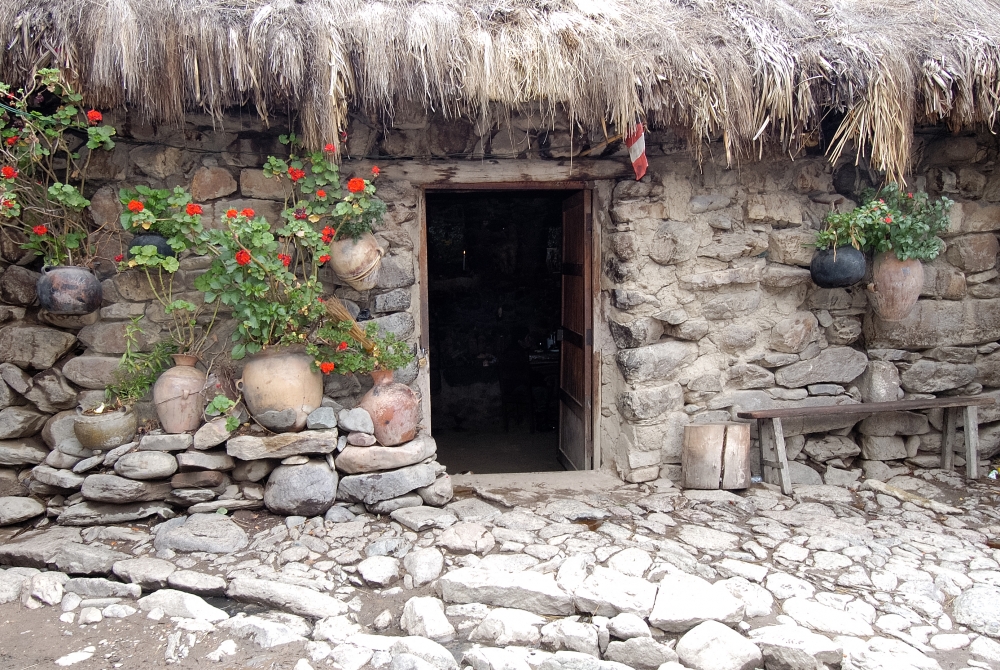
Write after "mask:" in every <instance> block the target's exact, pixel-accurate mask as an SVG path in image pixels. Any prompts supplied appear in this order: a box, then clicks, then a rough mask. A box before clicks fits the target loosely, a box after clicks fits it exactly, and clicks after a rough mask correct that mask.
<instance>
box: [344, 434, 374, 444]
mask: <svg viewBox="0 0 1000 670" xmlns="http://www.w3.org/2000/svg"><path fill="white" fill-rule="evenodd" d="M376 443H377V442H376V440H375V436H374V435H372V434H370V433H359V432H357V431H355V432H353V433H348V434H347V444H349V445H352V446H355V447H371V446H374V445H375V444H376Z"/></svg>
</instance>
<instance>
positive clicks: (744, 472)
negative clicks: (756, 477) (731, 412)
mask: <svg viewBox="0 0 1000 670" xmlns="http://www.w3.org/2000/svg"><path fill="white" fill-rule="evenodd" d="M681 472H682V474H683V484H684V488H689V489H717V488H719V487H720V484H721V487H722V488H724V489H745V488H747V487H748V486H750V424H747V423H709V424H692V425H688V426H685V427H684V450H683V451H682V452H681Z"/></svg>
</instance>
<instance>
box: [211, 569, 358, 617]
mask: <svg viewBox="0 0 1000 670" xmlns="http://www.w3.org/2000/svg"><path fill="white" fill-rule="evenodd" d="M226 595H228V596H229V597H230V598H232V599H233V600H238V601H240V602H247V603H254V604H256V605H264V606H265V607H275V608H278V609H280V610H283V611H286V612H291V613H292V614H297V615H299V616H304V617H309V618H312V619H322V618H324V617H328V616H337V615H339V614H346V613H347V605H346V604H344V603H343V602H341V601H339V600H337V599H336V598H333V597H331V596H328V595H326V594H325V593H319V592H318V591H313V590H312V589H308V588H306V587H304V586H296V585H294V584H283V583H281V582H276V581H271V580H265V579H245V578H240V579H234V580H233V581H231V582H230V583H229V587H228V588H227V589H226Z"/></svg>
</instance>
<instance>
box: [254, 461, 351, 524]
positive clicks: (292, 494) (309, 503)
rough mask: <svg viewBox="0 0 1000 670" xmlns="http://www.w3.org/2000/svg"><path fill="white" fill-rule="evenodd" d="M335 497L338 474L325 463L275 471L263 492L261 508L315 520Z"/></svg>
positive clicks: (316, 462) (290, 466) (280, 467)
mask: <svg viewBox="0 0 1000 670" xmlns="http://www.w3.org/2000/svg"><path fill="white" fill-rule="evenodd" d="M336 497H337V473H336V472H335V471H334V470H331V469H330V466H329V465H327V463H326V461H320V460H311V461H309V462H308V463H305V464H303V465H282V466H279V467H277V468H275V470H274V472H272V473H271V476H270V477H268V480H267V486H266V487H265V488H264V504H265V505H267V508H268V509H269V510H271V511H272V512H274V513H275V514H286V515H289V514H296V515H301V516H316V515H318V514H323V513H325V512H326V511H327V510H328V509H330V507H331V506H332V505H333V503H334V500H335V499H336Z"/></svg>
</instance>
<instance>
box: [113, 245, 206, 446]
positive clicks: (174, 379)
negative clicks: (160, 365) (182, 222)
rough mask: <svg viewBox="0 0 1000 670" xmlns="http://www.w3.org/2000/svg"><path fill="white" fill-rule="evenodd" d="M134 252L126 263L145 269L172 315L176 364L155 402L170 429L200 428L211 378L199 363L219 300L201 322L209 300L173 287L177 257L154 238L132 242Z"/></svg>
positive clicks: (159, 385)
mask: <svg viewBox="0 0 1000 670" xmlns="http://www.w3.org/2000/svg"><path fill="white" fill-rule="evenodd" d="M132 253H133V255H132V258H130V259H129V260H128V261H123V263H122V268H123V269H128V268H136V269H139V270H141V271H142V272H143V273H144V274H145V275H146V280H147V281H148V282H149V287H150V289H151V290H152V292H153V296H154V297H155V298H156V300H157V302H159V303H160V306H161V307H162V308H163V312H164V314H165V316H167V317H169V319H170V320H169V321H168V322H167V328H168V330H169V332H170V339H171V342H172V344H173V348H174V351H175V352H176V353H173V354H171V356H172V358H173V359H174V366H173V367H171V368H169V369H168V370H166V371H165V372H164V373H163V374H161V375H160V377H159V379H157V380H156V384H154V385H153V403H154V405H155V406H156V414H157V416H158V417H159V419H160V425H162V426H163V430H165V431H166V432H168V433H185V432H188V431H193V430H197V428H198V427H199V426H200V425H201V420H202V414H203V412H204V409H205V383H206V381H207V379H206V374H205V372H203V371H202V370H199V369H198V368H197V367H196V366H197V364H198V361H199V355H200V353H201V352H202V351H203V349H204V347H205V345H206V344H207V343H208V338H209V334H210V333H211V331H212V327H213V326H214V325H215V320H216V317H217V316H218V313H219V303H218V302H216V303H215V306H214V309H213V310H212V315H211V317H210V318H208V319H207V322H206V323H203V322H202V319H201V318H200V317H201V315H202V312H203V311H204V310H205V306H206V305H205V301H204V298H203V297H201V296H198V297H197V298H195V297H194V296H188V297H190V298H191V300H188V299H185V297H183V296H180V295H178V294H177V293H175V290H174V275H175V273H176V272H177V270H178V269H179V268H180V263H179V262H178V260H177V258H176V257H174V256H163V255H161V254H160V253H159V251H158V249H157V247H156V246H155V245H153V244H147V245H145V246H142V247H137V248H136V247H133V248H132ZM194 301H196V302H197V304H196V302H194Z"/></svg>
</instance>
